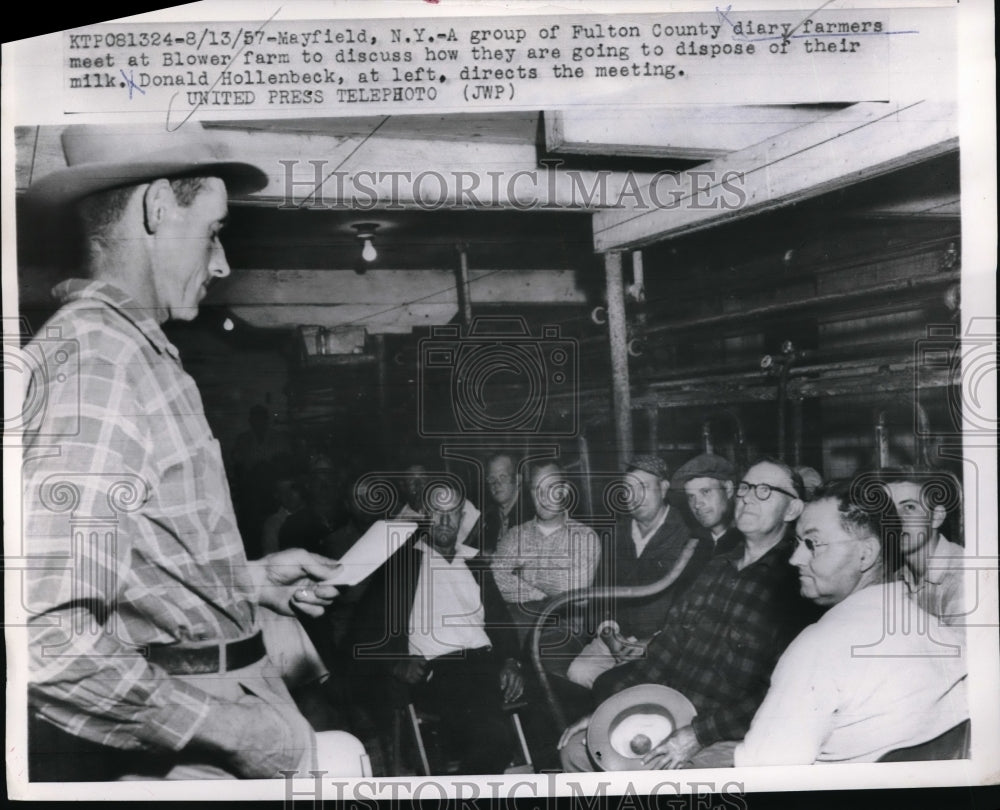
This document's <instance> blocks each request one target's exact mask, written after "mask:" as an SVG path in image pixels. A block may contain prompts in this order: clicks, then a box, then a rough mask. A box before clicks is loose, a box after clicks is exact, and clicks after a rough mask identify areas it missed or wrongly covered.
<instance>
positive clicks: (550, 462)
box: [528, 458, 563, 480]
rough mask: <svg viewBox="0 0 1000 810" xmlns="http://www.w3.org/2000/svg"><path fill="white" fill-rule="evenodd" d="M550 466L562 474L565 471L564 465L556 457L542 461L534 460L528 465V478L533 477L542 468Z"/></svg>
mask: <svg viewBox="0 0 1000 810" xmlns="http://www.w3.org/2000/svg"><path fill="white" fill-rule="evenodd" d="M549 467H552V468H554V469H555V470H557V471H558V472H559V473H560V474H562V472H563V468H562V465H561V464H560V463H559V462H558V461H556V460H555V459H554V458H546V459H542V460H540V461H533V462H531V464H530V465H529V466H528V479H529V480H531V479H533V478H534V477H535V476H536V475H538V473H539V472H540V471H541V470H544V469H548V468H549Z"/></svg>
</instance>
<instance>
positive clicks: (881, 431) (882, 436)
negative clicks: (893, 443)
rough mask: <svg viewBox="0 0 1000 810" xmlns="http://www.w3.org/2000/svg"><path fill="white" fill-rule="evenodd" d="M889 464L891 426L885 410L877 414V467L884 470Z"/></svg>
mask: <svg viewBox="0 0 1000 810" xmlns="http://www.w3.org/2000/svg"><path fill="white" fill-rule="evenodd" d="M888 466H889V427H888V425H887V424H886V415H885V410H881V411H879V412H878V413H877V414H876V416H875V469H876V470H884V469H885V468H886V467H888Z"/></svg>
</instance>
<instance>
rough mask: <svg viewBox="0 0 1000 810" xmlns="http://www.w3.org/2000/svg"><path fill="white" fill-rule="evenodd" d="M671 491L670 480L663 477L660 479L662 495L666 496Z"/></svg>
mask: <svg viewBox="0 0 1000 810" xmlns="http://www.w3.org/2000/svg"><path fill="white" fill-rule="evenodd" d="M669 491H670V482H669V481H667V480H665V479H663V478H661V479H660V497H661V498H666V497H667V493H668V492H669Z"/></svg>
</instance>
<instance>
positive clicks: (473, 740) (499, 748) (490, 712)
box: [410, 650, 514, 774]
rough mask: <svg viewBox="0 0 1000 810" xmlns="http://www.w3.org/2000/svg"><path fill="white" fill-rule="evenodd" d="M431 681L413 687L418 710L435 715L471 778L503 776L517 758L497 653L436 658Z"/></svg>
mask: <svg viewBox="0 0 1000 810" xmlns="http://www.w3.org/2000/svg"><path fill="white" fill-rule="evenodd" d="M428 672H429V674H430V677H429V678H428V680H426V681H425V682H424V683H420V684H416V685H414V686H411V687H410V696H411V699H412V700H413V702H414V704H415V705H416V706H417V708H418V709H421V710H423V711H425V712H428V713H430V714H434V715H436V716H437V717H438V718H439V720H440V723H441V728H442V731H443V732H444V736H445V740H444V742H445V744H446V745H447V747H448V749H449V750H450V753H451V754H452V756H453V757H455V758H456V759H458V760H459V762H460V763H461V765H460V769H461V772H462V773H466V774H498V773H503V772H504V769H505V768H506V767H507V766H508V765H509V764H510V761H511V758H512V756H513V752H514V739H513V731H512V728H511V721H510V719H509V718H507V717H506V715H505V714H504V711H503V708H502V706H503V694H502V693H501V691H500V665H499V662H498V661H497V660H496V656H494V654H493V653H492V651H485V650H471V651H465V652H462V653H453V654H451V655H445V656H441V657H440V658H435V659H434V660H433V661H431V662H430V666H429V668H428Z"/></svg>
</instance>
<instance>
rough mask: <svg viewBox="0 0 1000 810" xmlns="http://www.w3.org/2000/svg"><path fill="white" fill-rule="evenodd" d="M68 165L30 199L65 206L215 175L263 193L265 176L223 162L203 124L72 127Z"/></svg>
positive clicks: (66, 133) (66, 147) (233, 186)
mask: <svg viewBox="0 0 1000 810" xmlns="http://www.w3.org/2000/svg"><path fill="white" fill-rule="evenodd" d="M62 147H63V154H64V155H65V157H66V168H64V169H57V170H56V171H54V172H52V173H51V174H47V175H45V176H44V177H42V178H40V179H39V180H37V181H36V182H35V183H33V184H32V185H31V188H29V189H28V191H27V194H26V199H27V200H28V201H29V202H31V203H34V204H38V205H46V206H53V205H64V204H66V203H71V202H76V201H78V200H80V199H82V198H84V197H86V196H87V195H88V194H93V193H95V192H98V191H106V190H108V189H112V188H119V187H123V186H131V185H137V184H139V183H146V182H149V181H151V180H156V179H157V178H160V177H164V178H173V177H182V176H185V175H202V174H206V175H213V176H216V177H220V178H221V179H222V180H223V181H225V183H226V188H227V190H228V191H229V193H230V194H231V195H232V194H247V193H249V192H252V191H259V190H260V189H262V188H264V186H266V185H267V175H266V174H264V172H262V171H261V170H260V169H259V168H257V167H256V166H253V165H251V164H249V163H241V162H238V161H231V160H225V159H224V158H225V156H224V155H223V154H222V153H221V147H220V145H219V144H217V143H212V142H210V141H209V140H207V139H206V138H205V133H204V130H203V128H202V126H201V124H200V123H197V122H189V123H188V124H186V125H185V126H183V127H181V128H179V129H176V130H174V131H173V132H170V131H168V130H167V129H166V128H165V127H164V126H163V125H162V124H161V125H159V126H130V127H118V126H98V125H93V124H76V125H70V126H68V127H66V129H64V130H63V133H62Z"/></svg>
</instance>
